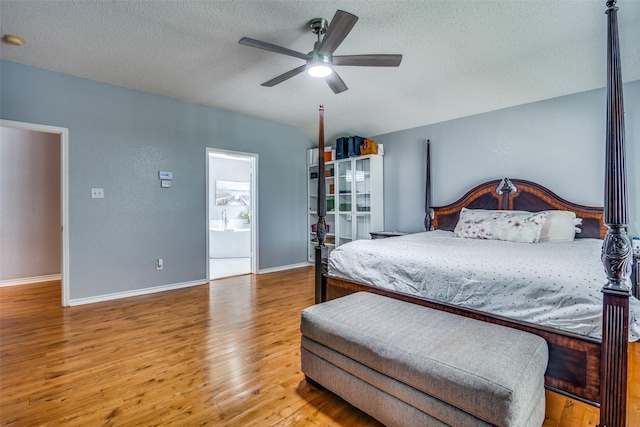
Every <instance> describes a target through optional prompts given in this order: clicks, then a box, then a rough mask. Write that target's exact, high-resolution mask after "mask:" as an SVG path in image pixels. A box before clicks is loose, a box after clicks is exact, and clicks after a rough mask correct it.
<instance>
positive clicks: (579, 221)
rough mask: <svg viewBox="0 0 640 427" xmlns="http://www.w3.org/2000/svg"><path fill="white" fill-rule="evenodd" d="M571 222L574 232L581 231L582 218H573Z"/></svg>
mask: <svg viewBox="0 0 640 427" xmlns="http://www.w3.org/2000/svg"><path fill="white" fill-rule="evenodd" d="M573 224H574V225H575V230H576V234H578V233H582V218H576V219H574V220H573Z"/></svg>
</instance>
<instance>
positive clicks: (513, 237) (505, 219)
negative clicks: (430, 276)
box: [453, 208, 547, 243]
mask: <svg viewBox="0 0 640 427" xmlns="http://www.w3.org/2000/svg"><path fill="white" fill-rule="evenodd" d="M546 218H547V212H546V211H542V212H526V211H502V210H485V209H467V208H462V211H461V212H460V219H459V220H458V223H457V224H456V228H455V229H454V230H453V235H454V236H455V237H464V238H467V239H487V240H506V241H509V242H517V243H536V242H538V239H539V238H540V232H541V231H542V225H543V224H544V222H545V219H546Z"/></svg>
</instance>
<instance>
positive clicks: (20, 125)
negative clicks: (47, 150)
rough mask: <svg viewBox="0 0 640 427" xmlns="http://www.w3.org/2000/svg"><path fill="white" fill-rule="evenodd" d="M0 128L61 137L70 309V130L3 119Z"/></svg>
mask: <svg viewBox="0 0 640 427" xmlns="http://www.w3.org/2000/svg"><path fill="white" fill-rule="evenodd" d="M0 126H1V127H7V128H13V129H21V130H29V131H35V132H44V133H52V134H56V135H60V181H61V182H60V188H61V190H62V195H61V197H62V200H61V201H60V202H61V203H60V209H61V219H62V229H61V232H62V266H61V267H62V268H61V274H60V281H61V283H62V306H63V307H69V287H70V283H69V129H67V128H62V127H57V126H48V125H39V124H35V123H26V122H16V121H13V120H3V119H0Z"/></svg>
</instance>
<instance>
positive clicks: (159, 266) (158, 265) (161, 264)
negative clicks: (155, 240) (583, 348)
mask: <svg viewBox="0 0 640 427" xmlns="http://www.w3.org/2000/svg"><path fill="white" fill-rule="evenodd" d="M163 268H164V261H162V258H158V259H157V260H156V270H162V269H163Z"/></svg>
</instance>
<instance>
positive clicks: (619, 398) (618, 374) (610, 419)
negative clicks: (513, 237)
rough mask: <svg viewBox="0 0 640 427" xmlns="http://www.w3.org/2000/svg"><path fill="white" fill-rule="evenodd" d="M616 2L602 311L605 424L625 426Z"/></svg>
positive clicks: (611, 10)
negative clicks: (605, 277) (605, 275)
mask: <svg viewBox="0 0 640 427" xmlns="http://www.w3.org/2000/svg"><path fill="white" fill-rule="evenodd" d="M617 10H618V7H617V6H616V0H608V1H607V11H606V14H607V17H608V18H607V33H608V35H607V41H608V43H607V129H606V132H607V133H606V155H605V156H606V175H605V176H606V181H605V200H604V209H605V210H604V222H605V224H606V225H607V227H608V228H609V230H608V231H607V234H606V236H605V238H604V243H603V245H602V263H603V265H604V269H605V271H606V274H607V279H608V281H607V283H606V284H605V285H604V287H603V288H602V292H603V294H604V298H603V308H602V322H603V324H602V359H601V360H602V367H601V385H600V426H601V427H625V426H626V416H627V364H628V349H629V332H628V329H629V287H628V286H627V279H628V277H629V274H630V272H631V262H632V258H631V257H632V255H631V241H630V240H629V236H628V235H627V225H628V218H627V180H626V178H627V177H626V170H625V160H624V155H625V148H624V107H623V99H622V76H621V66H620V45H619V39H618V18H617Z"/></svg>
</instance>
